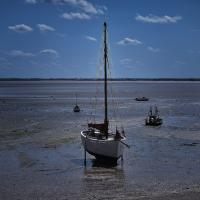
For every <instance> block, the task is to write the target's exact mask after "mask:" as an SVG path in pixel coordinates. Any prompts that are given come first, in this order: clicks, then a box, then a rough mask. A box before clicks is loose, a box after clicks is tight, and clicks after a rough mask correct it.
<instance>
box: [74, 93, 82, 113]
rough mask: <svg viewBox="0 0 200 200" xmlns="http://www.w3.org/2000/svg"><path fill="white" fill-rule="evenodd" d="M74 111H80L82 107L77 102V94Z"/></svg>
mask: <svg viewBox="0 0 200 200" xmlns="http://www.w3.org/2000/svg"><path fill="white" fill-rule="evenodd" d="M73 110H74V112H80V108H79V106H78V104H77V95H76V105H75V106H74V109H73Z"/></svg>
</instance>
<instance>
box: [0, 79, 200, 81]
mask: <svg viewBox="0 0 200 200" xmlns="http://www.w3.org/2000/svg"><path fill="white" fill-rule="evenodd" d="M108 80H109V81H200V78H112V79H108ZM0 81H103V79H96V78H0Z"/></svg>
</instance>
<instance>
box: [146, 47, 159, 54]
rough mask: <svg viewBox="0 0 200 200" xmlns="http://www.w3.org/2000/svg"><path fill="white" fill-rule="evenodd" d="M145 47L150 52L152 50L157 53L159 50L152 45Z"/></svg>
mask: <svg viewBox="0 0 200 200" xmlns="http://www.w3.org/2000/svg"><path fill="white" fill-rule="evenodd" d="M147 49H148V50H149V51H152V52H154V53H157V52H159V51H160V50H159V49H158V48H153V47H150V46H149V47H147Z"/></svg>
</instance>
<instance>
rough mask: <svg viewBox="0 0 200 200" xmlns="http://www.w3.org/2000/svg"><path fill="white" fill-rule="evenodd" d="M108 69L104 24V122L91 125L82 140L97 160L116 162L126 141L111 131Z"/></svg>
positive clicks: (117, 133) (84, 132) (123, 135)
mask: <svg viewBox="0 0 200 200" xmlns="http://www.w3.org/2000/svg"><path fill="white" fill-rule="evenodd" d="M107 68H108V46H107V24H106V22H105V23H104V122H103V123H89V124H88V130H86V131H82V132H81V140H82V144H83V146H84V149H85V151H87V152H88V153H89V154H91V155H93V156H95V157H96V159H97V160H98V159H100V160H107V161H111V162H112V161H114V162H116V161H117V159H118V158H120V157H122V156H123V150H124V146H128V145H127V144H125V143H124V141H125V140H126V137H125V134H124V131H123V130H122V131H121V132H119V131H118V130H117V128H116V131H115V132H111V131H110V130H109V120H108V101H107V70H108V69H107Z"/></svg>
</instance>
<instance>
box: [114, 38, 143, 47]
mask: <svg viewBox="0 0 200 200" xmlns="http://www.w3.org/2000/svg"><path fill="white" fill-rule="evenodd" d="M117 44H119V45H124V46H126V45H140V44H142V42H141V41H139V40H136V39H132V38H128V37H126V38H124V39H123V40H120V41H119V42H118V43H117Z"/></svg>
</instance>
